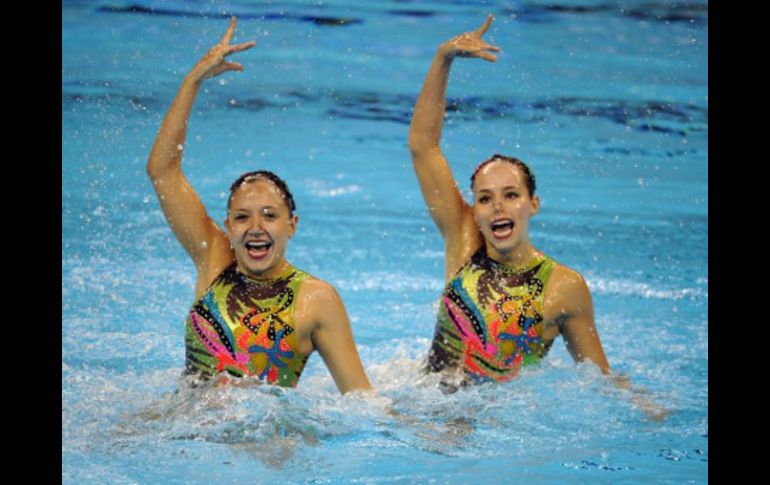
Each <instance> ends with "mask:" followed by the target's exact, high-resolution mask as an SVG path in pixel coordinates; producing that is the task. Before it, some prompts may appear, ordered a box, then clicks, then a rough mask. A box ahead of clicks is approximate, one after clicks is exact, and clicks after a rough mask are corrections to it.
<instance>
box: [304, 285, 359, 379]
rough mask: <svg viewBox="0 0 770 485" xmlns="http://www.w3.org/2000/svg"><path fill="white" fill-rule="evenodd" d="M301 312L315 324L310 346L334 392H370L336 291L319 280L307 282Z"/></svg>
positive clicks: (345, 313) (347, 320) (346, 317)
mask: <svg viewBox="0 0 770 485" xmlns="http://www.w3.org/2000/svg"><path fill="white" fill-rule="evenodd" d="M299 298H300V301H301V302H302V308H305V309H307V310H306V311H307V312H308V313H309V315H308V316H307V317H308V318H309V319H310V320H311V321H312V322H314V323H315V328H314V330H313V333H312V340H313V346H314V347H315V349H316V350H317V351H318V353H319V354H320V355H321V357H322V358H323V360H324V363H325V364H326V367H327V368H328V369H329V373H330V374H331V375H332V378H333V379H334V382H335V384H337V388H338V389H339V390H340V392H341V393H343V394H345V393H347V392H350V391H357V390H371V389H372V385H371V384H370V383H369V378H368V377H367V376H366V372H364V366H363V365H362V364H361V358H360V357H359V355H358V349H357V348H356V344H355V341H354V340H353V331H352V329H351V328H350V320H349V319H348V314H347V312H346V311H345V305H344V304H343V303H342V299H341V298H340V296H339V294H338V293H337V290H335V289H334V287H333V286H331V285H330V284H328V283H326V282H324V281H321V280H312V281H307V282H306V283H305V285H304V286H303V288H302V292H301V293H300V295H299Z"/></svg>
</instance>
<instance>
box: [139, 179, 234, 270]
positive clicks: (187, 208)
mask: <svg viewBox="0 0 770 485" xmlns="http://www.w3.org/2000/svg"><path fill="white" fill-rule="evenodd" d="M148 175H149V176H150V180H151V181H152V184H153V187H154V188H155V193H156V194H157V196H158V201H159V202H160V206H161V209H162V210H163V215H164V216H165V217H166V221H167V222H168V224H169V226H170V227H171V230H172V231H173V233H174V236H176V239H177V240H178V241H179V243H180V244H181V245H182V247H183V248H184V250H185V251H186V252H187V254H189V255H190V257H191V258H192V260H193V262H194V263H195V266H196V268H198V272H199V274H200V273H201V272H202V268H205V267H206V266H207V264H208V259H210V258H209V255H210V254H211V252H212V251H214V250H215V249H219V248H221V247H223V243H225V242H226V240H227V237H226V236H225V234H224V232H223V231H222V229H220V228H219V226H217V224H216V223H215V222H214V220H213V219H212V218H211V217H209V215H208V213H207V212H206V208H205V207H204V205H203V202H202V201H201V199H200V197H199V196H198V194H197V193H196V192H195V189H193V187H192V185H190V182H189V181H188V180H187V178H186V177H185V176H184V173H182V170H181V168H178V167H172V168H169V169H167V170H164V171H157V170H156V171H153V172H150V171H149V170H148ZM224 247H228V246H227V244H224Z"/></svg>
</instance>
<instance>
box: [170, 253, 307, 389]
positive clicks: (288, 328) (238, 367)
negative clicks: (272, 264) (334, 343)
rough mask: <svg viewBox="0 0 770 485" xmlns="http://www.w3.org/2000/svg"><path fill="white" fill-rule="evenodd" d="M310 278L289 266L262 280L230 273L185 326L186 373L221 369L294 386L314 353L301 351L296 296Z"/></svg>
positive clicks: (208, 373)
mask: <svg viewBox="0 0 770 485" xmlns="http://www.w3.org/2000/svg"><path fill="white" fill-rule="evenodd" d="M308 277H310V275H308V274H307V273H305V272H303V271H300V270H298V269H296V268H294V267H291V266H289V269H288V270H287V271H285V272H284V273H283V274H281V275H280V276H278V277H276V278H271V279H269V280H265V281H260V280H255V279H251V278H249V277H247V276H245V275H243V274H242V273H241V272H239V271H238V269H237V266H236V263H233V264H232V265H230V266H229V267H227V269H225V270H224V271H223V272H222V273H221V274H220V275H219V276H217V278H216V279H215V280H214V282H213V283H212V284H211V286H210V287H209V289H208V291H206V294H204V295H203V296H202V297H201V298H200V300H198V301H197V302H196V303H195V304H194V305H193V307H192V309H191V310H190V314H189V316H188V318H187V323H186V326H185V369H186V372H185V373H186V374H188V375H191V374H197V375H200V376H202V377H204V378H207V377H211V376H213V375H214V374H217V373H219V372H222V371H227V372H228V373H229V374H231V375H234V376H237V377H243V376H245V375H249V376H259V378H260V379H263V380H266V381H267V382H269V383H271V384H277V385H279V386H284V387H295V386H296V385H297V382H298V381H299V377H300V375H301V374H302V369H304V367H305V363H306V362H307V359H308V357H309V355H303V354H300V353H299V352H297V342H296V338H295V335H294V310H295V304H296V297H297V293H298V291H299V288H300V286H301V285H302V283H303V282H304V281H305V280H306V279H307V278H308Z"/></svg>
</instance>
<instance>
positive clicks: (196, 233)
mask: <svg viewBox="0 0 770 485" xmlns="http://www.w3.org/2000/svg"><path fill="white" fill-rule="evenodd" d="M235 24H236V19H235V17H233V18H232V20H231V21H230V26H229V28H228V29H227V32H226V33H225V35H224V37H222V40H221V41H220V42H219V43H218V44H217V45H215V46H214V47H212V48H211V49H210V50H209V51H208V52H207V53H206V55H204V56H203V58H201V60H200V61H198V63H197V64H196V65H195V67H193V68H192V70H191V71H190V72H189V73H188V74H187V75H186V76H185V78H184V81H182V86H181V87H180V88H179V92H178V93H177V95H176V98H175V99H174V101H173V102H172V104H171V107H170V108H169V110H168V113H166V117H165V118H164V119H163V124H162V125H161V127H160V130H159V131H158V135H157V137H156V138H155V143H154V145H153V147H152V151H151V152H150V156H149V159H148V161H147V174H148V175H149V176H150V179H151V180H152V183H153V186H154V188H155V192H156V194H157V195H158V199H159V201H160V205H161V208H162V209H163V214H164V215H165V216H166V220H167V221H168V223H169V225H170V226H171V229H172V231H173V232H174V235H175V236H176V238H177V240H179V242H180V244H181V245H182V247H184V249H185V251H187V253H188V254H189V255H190V257H191V258H192V259H193V261H194V262H195V266H196V267H197V268H198V272H199V274H200V272H201V269H202V267H204V266H205V265H206V264H207V261H206V260H207V258H208V255H209V254H210V251H211V250H212V248H215V247H217V248H219V247H221V245H222V243H224V247H225V248H227V247H228V243H227V238H226V237H225V235H224V233H223V232H222V231H221V229H220V228H219V226H217V225H216V223H215V222H214V221H213V220H212V219H211V217H209V215H208V213H207V212H206V208H205V207H204V206H203V203H202V202H201V200H200V197H198V194H197V193H196V192H195V190H194V189H193V188H192V186H191V185H190V183H189V182H188V180H187V178H186V177H185V176H184V174H183V173H182V153H183V151H184V142H185V137H186V135H187V123H188V120H189V118H190V112H191V111H192V106H193V103H194V102H195V98H196V96H197V95H198V90H199V88H200V85H201V83H202V82H203V81H204V80H206V79H208V78H211V77H215V76H218V75H220V74H222V73H224V72H227V71H242V70H243V66H242V65H240V64H238V63H235V62H228V61H226V60H225V57H226V56H228V55H230V54H233V53H236V52H240V51H243V50H246V49H250V48H251V47H253V46H254V45H255V44H256V43H255V42H247V43H245V44H238V45H232V46H231V45H230V40H231V39H232V37H233V33H234V32H235Z"/></svg>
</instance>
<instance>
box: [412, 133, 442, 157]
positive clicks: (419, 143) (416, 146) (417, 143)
mask: <svg viewBox="0 0 770 485" xmlns="http://www.w3.org/2000/svg"><path fill="white" fill-rule="evenodd" d="M436 148H438V144H436V143H434V142H432V141H431V140H429V139H426V138H425V137H421V136H412V135H410V136H409V153H411V154H412V157H419V156H421V155H425V154H427V153H429V152H430V151H431V150H434V149H436Z"/></svg>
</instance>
